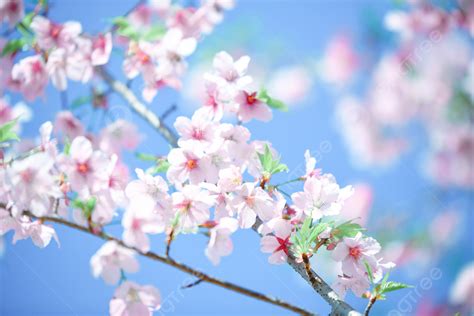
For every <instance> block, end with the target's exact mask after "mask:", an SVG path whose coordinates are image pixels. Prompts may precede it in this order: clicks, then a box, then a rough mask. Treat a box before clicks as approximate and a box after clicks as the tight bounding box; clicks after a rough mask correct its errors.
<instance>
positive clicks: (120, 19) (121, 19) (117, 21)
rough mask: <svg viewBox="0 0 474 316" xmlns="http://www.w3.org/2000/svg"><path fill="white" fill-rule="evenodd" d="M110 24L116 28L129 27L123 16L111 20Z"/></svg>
mask: <svg viewBox="0 0 474 316" xmlns="http://www.w3.org/2000/svg"><path fill="white" fill-rule="evenodd" d="M112 24H113V25H114V26H116V27H118V28H124V27H128V26H130V22H129V21H128V20H127V18H126V17H124V16H118V17H115V18H113V19H112Z"/></svg>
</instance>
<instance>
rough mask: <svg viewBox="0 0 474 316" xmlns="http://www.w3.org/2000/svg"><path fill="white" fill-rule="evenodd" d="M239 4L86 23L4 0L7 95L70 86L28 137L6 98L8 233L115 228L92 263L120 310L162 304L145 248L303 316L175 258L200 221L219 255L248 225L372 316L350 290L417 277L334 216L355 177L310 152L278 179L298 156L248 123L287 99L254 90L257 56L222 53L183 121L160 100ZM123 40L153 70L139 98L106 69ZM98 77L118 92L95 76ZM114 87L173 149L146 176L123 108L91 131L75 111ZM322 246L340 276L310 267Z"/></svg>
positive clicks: (133, 72)
mask: <svg viewBox="0 0 474 316" xmlns="http://www.w3.org/2000/svg"><path fill="white" fill-rule="evenodd" d="M30 6H31V8H30ZM233 6H234V3H233V1H232V0H206V1H203V2H202V4H201V6H199V7H196V8H195V7H180V6H178V5H177V4H172V3H171V1H151V2H150V3H144V2H142V1H140V2H139V3H138V4H137V5H136V6H134V7H133V8H132V9H131V10H130V11H129V12H128V13H127V14H125V15H124V16H122V17H117V18H115V19H113V21H112V22H111V26H110V28H109V29H107V30H104V32H103V33H100V34H94V35H90V34H86V33H84V32H83V30H82V26H81V24H80V23H78V22H74V21H68V22H66V23H62V24H60V23H58V22H56V21H52V20H51V19H49V18H48V13H49V9H50V6H49V4H48V1H47V0H39V1H37V2H36V3H34V4H31V3H23V1H22V0H6V1H2V2H1V3H0V19H1V20H2V21H4V22H6V23H8V27H6V30H5V32H4V33H3V39H2V40H1V42H0V43H1V44H0V48H1V58H0V63H1V65H2V67H1V72H0V82H1V91H0V92H1V93H3V94H5V93H11V92H15V93H19V94H21V95H23V97H24V99H25V100H27V101H32V100H34V99H36V98H38V97H41V96H42V95H43V94H44V91H45V88H46V87H47V86H48V84H49V81H51V84H52V85H53V86H54V87H55V88H56V89H57V90H58V91H59V93H60V95H61V96H62V98H61V100H62V106H63V110H62V111H61V112H59V113H57V116H56V121H55V122H54V123H52V122H45V123H44V124H43V125H42V126H41V128H40V130H39V138H38V140H37V142H36V143H35V144H29V145H28V146H18V145H15V142H17V141H19V137H18V128H19V125H20V123H21V120H22V119H23V118H24V115H25V114H24V111H23V115H19V116H18V115H17V114H16V113H18V111H15V110H14V109H13V108H12V107H10V105H9V104H8V102H7V99H6V98H5V97H4V98H3V99H2V103H1V105H2V111H1V116H2V121H1V123H2V125H1V127H0V143H1V144H2V156H1V164H2V165H1V169H0V174H1V178H0V234H1V235H3V234H6V233H7V232H10V231H12V232H13V243H15V242H16V241H18V240H22V239H27V238H31V240H32V241H33V243H34V244H35V245H36V246H38V247H46V246H47V245H48V244H49V243H50V242H51V240H52V239H55V240H56V242H58V243H59V241H58V236H57V235H56V233H55V230H54V227H53V226H52V224H54V225H64V226H67V227H69V228H70V229H74V230H79V231H82V232H84V233H87V234H91V235H94V236H96V237H97V238H101V239H103V240H104V241H105V243H104V244H103V246H102V247H101V248H100V249H98V250H97V252H96V253H95V254H94V255H93V256H92V258H91V260H90V264H91V268H92V274H93V275H94V277H100V278H102V279H103V280H104V282H106V283H107V284H110V285H114V286H117V289H116V291H115V294H114V296H113V297H112V298H111V301H110V314H111V315H150V314H152V313H153V311H156V310H158V309H159V308H160V294H159V292H158V290H157V289H156V288H155V287H154V286H152V285H140V284H137V283H135V282H133V281H131V279H132V278H133V276H132V274H133V273H134V272H137V271H138V269H139V262H138V260H137V259H138V257H140V256H141V257H147V258H149V259H152V260H156V261H159V262H162V263H164V264H167V265H170V266H172V267H174V268H176V269H178V270H181V271H183V272H185V273H188V274H190V275H193V276H195V277H196V278H197V281H196V282H195V283H194V284H191V285H190V286H193V285H196V284H198V283H200V282H208V283H212V284H215V285H216V286H220V287H222V288H225V289H227V290H231V291H235V292H238V293H240V294H243V295H247V296H250V297H253V298H255V299H258V300H260V301H262V302H266V303H270V304H274V305H278V306H280V307H282V308H285V309H287V310H290V311H293V312H296V313H299V314H302V315H310V314H313V313H312V312H310V311H307V310H305V309H303V308H301V307H298V306H295V305H293V304H290V303H288V302H285V301H283V300H280V299H276V298H273V297H271V296H267V295H264V294H261V293H258V292H256V291H254V290H251V289H247V288H244V287H242V286H239V285H236V284H234V283H231V282H227V281H223V280H220V279H217V278H215V277H213V276H211V275H209V274H207V273H203V272H201V271H199V270H197V269H195V268H193V267H191V266H188V265H185V264H182V263H180V262H178V261H176V260H175V259H174V258H172V257H171V248H172V243H173V240H175V239H176V238H184V237H185V235H186V234H196V233H204V234H205V235H206V236H207V237H208V238H209V241H208V244H207V247H206V248H205V249H203V252H204V254H205V255H206V256H207V257H208V258H209V260H210V261H211V262H212V263H213V264H215V265H217V264H219V263H220V261H221V260H222V257H226V256H229V255H231V253H232V250H233V243H232V234H233V233H234V232H236V231H237V230H238V229H241V230H251V231H254V232H255V233H257V234H259V235H260V236H261V250H262V252H264V253H268V254H269V257H268V262H269V263H270V264H288V265H289V266H291V267H292V268H293V269H294V270H295V272H296V273H298V274H299V275H300V276H301V277H302V278H303V279H305V280H306V281H307V282H308V283H309V285H310V286H311V288H312V289H313V290H314V291H315V292H316V293H317V294H318V295H320V296H321V297H322V298H323V299H324V300H325V301H326V302H327V303H328V304H329V305H330V306H331V310H332V312H331V314H332V315H359V314H360V313H359V312H358V311H356V310H354V309H353V308H352V307H351V306H350V305H349V304H347V303H346V302H344V300H343V298H344V295H345V293H346V291H348V290H351V291H352V292H354V293H355V294H356V295H358V296H361V297H363V298H365V299H368V305H367V308H366V310H365V311H364V314H365V315H367V314H369V312H370V309H371V307H372V305H373V304H374V303H375V302H376V301H377V300H381V299H384V298H385V294H386V293H388V292H391V291H394V290H398V289H402V288H405V287H407V285H405V284H401V283H398V282H393V281H388V275H389V273H388V272H389V270H390V269H392V268H393V267H394V264H392V263H390V262H385V261H383V258H381V257H380V254H379V252H380V250H381V247H380V245H379V243H378V242H377V241H376V240H375V239H373V238H371V237H368V236H366V235H365V230H364V229H363V228H362V227H361V226H360V225H359V224H357V223H355V222H354V221H352V220H349V221H347V220H342V218H340V217H338V215H339V214H340V211H341V209H342V207H343V205H344V202H345V200H346V199H347V198H348V197H350V196H351V194H352V192H353V189H352V187H351V186H344V187H341V186H340V185H339V184H338V183H337V181H336V178H335V177H334V176H333V175H332V174H329V173H323V172H322V171H321V169H316V160H315V159H314V158H313V157H311V156H310V154H309V152H306V153H305V155H304V159H305V161H306V172H305V173H304V174H300V175H298V177H296V178H295V179H292V180H290V181H288V182H284V183H274V181H273V175H275V174H278V173H282V172H286V171H288V168H287V166H286V165H285V164H283V163H282V162H281V159H280V155H279V154H278V152H277V151H276V149H275V148H273V147H272V144H271V143H270V141H262V140H253V139H252V135H251V132H250V130H249V129H248V128H246V127H245V123H247V122H249V121H251V120H259V121H264V122H267V121H270V120H271V118H272V115H273V111H274V110H286V106H285V104H284V103H283V102H281V101H279V100H277V99H275V98H272V97H271V96H270V95H269V93H268V92H267V91H266V90H265V89H261V90H260V91H253V90H251V89H250V87H249V84H250V83H251V81H252V78H251V77H250V76H249V75H248V74H247V68H248V67H249V63H250V58H249V57H248V56H242V57H240V58H236V59H234V58H233V57H232V56H231V55H229V54H228V53H226V52H220V53H218V54H217V55H216V56H215V57H214V60H213V67H212V69H209V72H208V73H207V74H206V75H205V76H204V78H203V84H205V86H206V89H207V90H206V91H207V97H206V99H205V100H204V101H203V103H202V107H201V108H200V109H198V110H197V111H196V112H195V113H194V114H193V116H192V117H191V118H188V117H184V116H180V117H178V118H177V119H176V121H175V122H174V129H172V128H171V127H169V126H168V125H166V124H165V122H164V120H163V119H162V118H160V117H158V116H157V115H155V114H154V112H153V111H152V109H151V108H150V107H149V105H148V103H150V102H151V101H152V100H153V99H154V98H155V97H156V95H157V93H158V92H159V90H160V89H161V88H162V87H165V86H168V87H173V88H175V89H179V88H180V87H181V82H180V77H181V76H182V74H183V73H184V72H185V71H186V61H185V58H186V57H187V56H189V55H190V54H192V53H193V51H194V50H195V49H196V46H197V44H198V41H199V40H200V39H201V38H202V36H204V35H205V34H208V33H210V32H211V30H212V29H213V27H214V26H215V25H216V24H217V23H219V22H220V21H221V20H222V17H223V14H224V11H225V10H227V9H231V8H232V7H233ZM114 47H115V48H122V52H123V71H124V74H125V76H126V77H127V78H128V79H129V80H133V79H134V78H136V77H141V78H142V80H143V83H144V84H143V89H142V95H141V97H139V96H137V95H135V94H134V93H133V91H132V90H131V89H130V88H129V86H128V83H129V82H130V81H129V82H126V83H122V82H120V81H118V80H116V79H115V78H114V77H113V76H112V75H111V74H110V73H109V72H108V71H107V64H108V62H109V58H110V54H111V52H112V49H113V48H114ZM71 81H76V82H80V83H82V84H84V85H88V86H90V87H91V93H90V95H88V96H86V97H84V98H81V99H79V100H76V101H74V102H72V103H70V102H68V100H67V93H66V91H67V89H68V84H69V83H70V82H71ZM97 82H101V84H103V85H104V86H106V87H107V89H106V90H100V89H99V88H97V87H96V84H97ZM112 93H115V94H117V95H119V96H120V97H122V99H123V100H124V101H125V102H126V103H127V104H128V105H129V106H130V108H131V109H132V110H133V111H134V112H136V114H137V115H139V116H141V117H142V118H143V119H144V120H145V121H146V122H147V123H148V124H149V125H150V126H151V127H153V128H154V129H155V130H156V132H158V134H159V135H161V136H162V137H164V138H165V139H166V140H167V141H168V143H169V145H170V146H171V148H172V149H171V150H170V151H169V153H168V154H167V155H165V156H162V157H156V156H154V155H148V154H140V155H139V156H140V158H141V159H143V160H146V161H148V162H149V164H150V168H148V169H147V170H142V169H135V174H136V178H135V179H134V180H129V178H128V171H129V169H130V168H131V166H127V165H126V164H125V162H124V160H123V158H122V153H123V151H126V150H131V149H134V148H135V147H136V146H137V144H138V143H139V141H140V135H139V132H138V129H137V128H136V127H135V126H134V125H133V124H132V123H130V122H128V121H126V120H123V119H118V120H116V121H114V122H113V123H111V124H109V125H107V126H103V127H102V129H101V130H100V131H99V132H98V133H91V132H90V130H88V129H87V128H86V127H85V126H84V124H83V122H82V121H81V120H80V119H79V118H78V117H77V115H75V113H74V107H75V106H78V105H86V106H89V105H91V106H93V107H95V108H101V107H106V106H107V97H108V95H109V94H112ZM140 99H143V100H144V102H142V101H141V100H140ZM232 122H233V123H232ZM158 134H157V135H158ZM289 182H301V184H302V187H303V189H302V191H298V192H293V193H292V194H288V193H286V192H285V191H283V189H282V187H284V186H285V185H286V184H288V183H289ZM117 219H119V220H120V222H121V225H122V228H123V233H122V235H121V236H112V235H111V234H109V233H108V232H107V231H108V225H110V224H111V223H112V221H114V220H117ZM155 234H161V235H162V236H163V240H164V242H165V243H166V252H165V253H164V254H158V253H156V252H154V251H153V243H151V242H150V239H149V236H150V235H155ZM321 251H328V252H330V253H331V258H332V260H334V261H335V262H340V263H341V271H340V273H339V276H338V278H337V282H336V283H335V284H333V285H332V286H329V285H328V284H327V283H326V282H325V281H324V280H323V279H322V278H321V277H320V276H319V275H318V274H317V273H316V272H315V271H314V270H313V269H312V267H311V262H310V258H311V257H312V256H315V255H317V254H318V253H319V252H321Z"/></svg>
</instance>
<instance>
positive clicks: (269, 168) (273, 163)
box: [257, 145, 288, 176]
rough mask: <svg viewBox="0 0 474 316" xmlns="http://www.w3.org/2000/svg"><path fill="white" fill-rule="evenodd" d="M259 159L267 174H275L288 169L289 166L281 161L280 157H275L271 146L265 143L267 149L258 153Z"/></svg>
mask: <svg viewBox="0 0 474 316" xmlns="http://www.w3.org/2000/svg"><path fill="white" fill-rule="evenodd" d="M257 155H258V159H259V160H260V164H261V165H262V167H263V171H264V173H266V174H267V176H271V175H273V174H276V173H279V172H283V171H288V167H287V166H286V165H285V164H282V163H280V158H277V159H274V158H273V155H272V152H271V151H270V147H268V145H265V151H264V153H263V154H260V153H257Z"/></svg>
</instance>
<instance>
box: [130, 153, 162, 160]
mask: <svg viewBox="0 0 474 316" xmlns="http://www.w3.org/2000/svg"><path fill="white" fill-rule="evenodd" d="M135 156H136V157H137V158H138V159H140V160H143V161H157V160H158V157H156V156H155V155H152V154H146V153H139V152H136V153H135Z"/></svg>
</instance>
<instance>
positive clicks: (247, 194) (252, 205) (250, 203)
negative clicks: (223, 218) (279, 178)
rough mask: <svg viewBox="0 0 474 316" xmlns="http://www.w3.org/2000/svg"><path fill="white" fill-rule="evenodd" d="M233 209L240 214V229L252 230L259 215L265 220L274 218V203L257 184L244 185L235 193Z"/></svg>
mask: <svg viewBox="0 0 474 316" xmlns="http://www.w3.org/2000/svg"><path fill="white" fill-rule="evenodd" d="M232 207H233V208H234V209H235V210H236V212H237V214H238V219H239V225H240V228H250V227H252V225H253V224H254V223H255V219H256V217H257V215H258V216H259V217H260V218H262V219H263V220H269V219H271V218H272V214H273V212H272V210H273V208H274V201H273V199H272V198H271V197H270V196H269V195H268V193H266V192H265V191H263V189H262V188H260V187H256V186H255V183H244V184H242V185H241V186H240V188H238V189H237V190H236V191H235V197H234V199H233V200H232Z"/></svg>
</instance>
